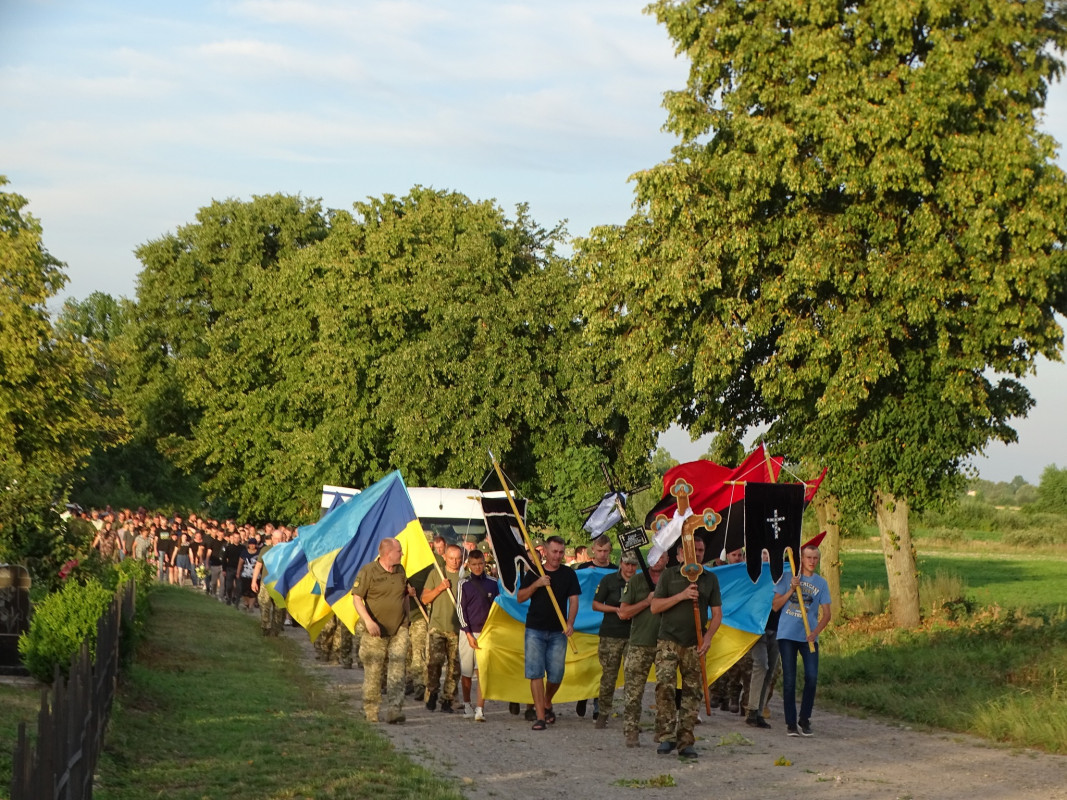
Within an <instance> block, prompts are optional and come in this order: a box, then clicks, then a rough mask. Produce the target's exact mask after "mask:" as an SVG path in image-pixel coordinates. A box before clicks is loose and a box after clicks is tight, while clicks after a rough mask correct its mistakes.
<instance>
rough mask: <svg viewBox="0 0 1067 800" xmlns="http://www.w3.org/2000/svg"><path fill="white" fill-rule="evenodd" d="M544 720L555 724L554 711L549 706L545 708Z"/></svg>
mask: <svg viewBox="0 0 1067 800" xmlns="http://www.w3.org/2000/svg"><path fill="white" fill-rule="evenodd" d="M545 722H547V723H548V724H549V725H555V724H556V712H555V711H553V710H552V708H551V707H549V708H546V709H545Z"/></svg>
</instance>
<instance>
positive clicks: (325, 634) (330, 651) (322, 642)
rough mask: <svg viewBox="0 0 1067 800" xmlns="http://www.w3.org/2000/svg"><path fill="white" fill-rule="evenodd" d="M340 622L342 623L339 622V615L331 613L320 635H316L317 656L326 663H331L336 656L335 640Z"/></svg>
mask: <svg viewBox="0 0 1067 800" xmlns="http://www.w3.org/2000/svg"><path fill="white" fill-rule="evenodd" d="M339 624H340V623H338V622H337V617H335V616H332V615H331V616H330V618H329V619H328V620H326V624H325V625H323V626H322V630H321V631H320V632H319V635H318V636H317V637H315V642H314V645H315V658H317V659H318V660H319V661H321V662H323V663H324V664H329V663H330V661H331V660H333V659H335V658H336V654H335V653H334V647H333V640H334V634H336V633H337V626H338V625H339Z"/></svg>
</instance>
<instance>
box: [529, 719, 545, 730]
mask: <svg viewBox="0 0 1067 800" xmlns="http://www.w3.org/2000/svg"><path fill="white" fill-rule="evenodd" d="M547 727H548V726H547V725H545V721H544V720H543V719H539V720H537V722H535V723H534V724H533V728H532V730H535V731H543V730H544V729H545V728H547Z"/></svg>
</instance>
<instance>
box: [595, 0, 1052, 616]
mask: <svg viewBox="0 0 1067 800" xmlns="http://www.w3.org/2000/svg"><path fill="white" fill-rule="evenodd" d="M650 8H651V10H652V11H653V12H654V13H655V14H656V16H657V17H658V19H659V20H660V22H662V23H663V24H664V25H666V27H667V30H668V31H669V32H670V35H671V37H672V38H673V39H674V41H675V42H676V43H677V48H678V52H679V53H680V54H682V55H684V56H686V57H687V58H688V59H689V60H690V62H691V67H690V72H689V79H688V82H687V85H686V87H685V88H684V89H682V90H679V91H673V92H669V93H667V95H666V100H665V105H666V108H667V110H668V114H669V115H668V121H667V128H668V129H669V130H671V131H672V132H674V133H675V134H676V135H677V136H678V137H679V138H680V143H679V144H678V145H677V146H676V147H675V148H674V150H673V153H672V156H671V157H670V158H669V159H668V160H667V161H666V162H664V163H662V164H659V165H657V166H655V167H653V168H651V169H649V170H647V171H645V172H642V173H639V174H638V175H637V176H636V195H637V208H638V211H637V213H636V214H635V215H634V216H633V217H632V218H631V219H630V220H629V221H628V222H627V223H626V225H624V226H622V227H619V228H603V229H599V230H597V231H595V232H594V233H593V235H592V236H591V237H590V239H589V240H587V241H586V242H585V243H584V244H583V245H582V254H583V256H582V263H583V264H584V265H585V266H586V268H587V269H588V270H589V271H590V273H591V275H592V276H593V280H592V281H591V282H590V284H589V286H588V287H587V289H586V294H585V296H584V297H585V301H586V302H585V307H586V310H587V313H588V315H589V319H590V323H591V329H592V330H594V331H596V332H597V333H598V334H599V335H600V336H602V337H610V338H612V339H613V340H615V341H617V342H618V343H619V347H620V348H621V349H622V355H623V359H624V361H625V364H626V373H625V380H626V384H627V385H629V386H637V387H641V390H642V391H644V392H645V393H646V395H647V396H648V398H649V402H650V403H656V402H659V403H660V405H659V406H658V407H657V411H658V412H659V413H661V414H662V419H661V421H664V420H667V419H668V418H672V417H677V418H678V419H680V420H681V421H682V422H683V423H685V424H688V425H690V426H691V427H692V428H693V429H695V430H696V431H697V432H703V431H710V430H716V429H722V430H728V429H729V427H730V426H734V427H736V428H737V429H739V430H744V429H745V428H747V427H748V426H750V425H751V424H753V423H754V422H765V423H772V424H771V428H770V431H769V433H768V440H769V441H770V442H771V443H772V444H773V445H774V446H775V447H776V449H778V450H780V451H783V452H785V453H786V454H788V455H790V456H791V457H794V458H797V459H801V458H803V459H806V460H811V461H813V462H817V463H824V464H827V465H829V466H830V467H831V472H830V477H829V480H828V485H827V488H828V489H829V490H830V491H832V492H833V493H834V494H835V495H838V496H840V497H841V498H842V500H844V501H846V502H850V503H853V504H860V505H866V506H867V507H868V508H871V507H873V509H874V510H875V512H876V515H877V518H878V522H879V528H880V532H881V536H882V543H883V550H884V552H885V557H886V565H887V570H888V573H889V578H890V594H891V605H892V610H893V614H894V617H895V619H896V621H897V622H898V623H899V624H902V625H912V624H915V623H917V622H918V592H917V573H916V567H915V556H914V550H913V548H912V545H911V539H910V532H909V527H908V510H909V507H916V508H918V507H922V506H923V505H926V504H928V503H930V502H935V501H937V500H939V499H940V498H943V497H945V496H946V495H947V494H948V493H949V492H951V491H952V490H953V489H955V487H956V486H957V479H958V475H959V472H960V468H961V465H962V463H963V461H964V460H965V459H966V458H967V457H968V456H970V455H972V454H974V453H977V452H980V451H981V450H982V448H983V447H984V446H985V445H986V443H987V442H988V441H990V440H991V439H998V440H1002V441H1012V440H1013V439H1014V438H1015V433H1014V431H1013V429H1012V428H1011V426H1010V420H1011V419H1012V418H1013V417H1017V416H1019V415H1023V414H1025V413H1026V412H1027V410H1028V409H1029V408H1030V406H1031V403H1032V400H1031V398H1030V396H1029V394H1028V393H1027V391H1026V389H1025V388H1024V387H1023V386H1022V385H1021V383H1020V382H1019V381H1018V380H1017V379H1018V378H1019V377H1021V376H1024V375H1026V374H1027V373H1028V372H1030V371H1032V370H1033V368H1034V359H1035V356H1036V355H1038V354H1041V355H1045V356H1047V357H1049V358H1058V357H1059V354H1060V347H1061V330H1060V327H1059V325H1058V324H1057V321H1056V319H1055V312H1056V311H1063V310H1064V309H1065V257H1064V253H1063V250H1062V248H1063V245H1064V242H1065V241H1067V223H1065V220H1067V183H1065V180H1064V175H1063V173H1062V172H1061V171H1060V169H1059V168H1058V167H1056V165H1055V164H1054V162H1053V156H1054V153H1055V143H1054V142H1053V141H1052V139H1051V138H1050V137H1048V136H1046V135H1044V134H1042V133H1040V132H1039V131H1038V128H1037V122H1038V118H1039V114H1040V112H1041V109H1042V107H1043V105H1044V102H1045V97H1046V92H1047V89H1048V85H1049V82H1050V81H1051V80H1053V79H1055V78H1056V77H1058V75H1059V72H1060V69H1061V65H1060V62H1059V61H1058V60H1057V58H1056V56H1055V53H1056V51H1057V49H1058V48H1062V47H1063V45H1064V44H1065V36H1064V27H1063V10H1062V6H1061V4H1059V3H1055V2H1051V1H1050V2H1041V0H1030V1H1028V2H1000V1H999V0H975V1H972V0H948V1H947V2H929V1H927V0H920V1H919V2H901V0H876V1H875V2H864V3H860V2H825V1H823V0H815V2H809V3H794V2H784V1H783V0H770V1H769V2H760V3H752V2H740V1H739V0H721V1H720V2H697V1H696V0H688V1H686V2H668V1H666V0H664V1H663V2H658V3H655V4H653V5H652V6H651V7H650ZM664 397H670V398H671V400H670V402H669V403H665V402H663V400H662V399H663V398H664Z"/></svg>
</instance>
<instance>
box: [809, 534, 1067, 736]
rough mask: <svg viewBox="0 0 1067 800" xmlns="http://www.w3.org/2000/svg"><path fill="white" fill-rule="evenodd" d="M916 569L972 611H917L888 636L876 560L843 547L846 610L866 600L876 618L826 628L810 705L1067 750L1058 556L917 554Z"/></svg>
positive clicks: (1065, 581) (1064, 576) (1066, 653)
mask: <svg viewBox="0 0 1067 800" xmlns="http://www.w3.org/2000/svg"><path fill="white" fill-rule="evenodd" d="M919 567H920V570H921V571H922V573H923V575H924V576H926V577H927V578H929V577H933V578H934V581H933V582H934V583H935V584H936V583H941V584H944V585H945V586H948V587H951V586H953V585H954V584H955V585H956V586H957V587H959V589H960V590H961V593H962V594H963V595H964V596H965V598H966V600H967V602H966V604H965V605H966V607H967V608H968V609H977V610H976V611H974V612H973V613H959V609H960V607H961V604H957V605H956V606H955V609H954V611H955V612H956V613H951V614H950V613H944V612H942V613H938V612H935V613H932V614H929V612H930V609H929V608H924V614H929V616H928V618H927V621H926V623H925V627H924V628H922V629H920V630H916V631H898V630H893V629H892V628H891V626H890V624H889V621H888V619H887V618H886V617H885V616H884V615H879V614H878V611H880V609H881V604H883V603H884V600H885V594H886V591H885V586H886V574H885V563H884V560H883V558H882V555H881V553H877V552H857V551H855V550H846V551H845V552H844V553H843V555H842V587H843V589H844V590H845V593H846V597H845V609H846V613H847V612H848V611H849V609H853V610H855V609H862V608H863V607H864V604H865V600H867V599H871V600H872V602H871V603H870V605H871V606H872V607H874V608H875V609H876V610H875V613H874V615H871V616H864V617H860V618H857V619H852V620H848V621H846V620H840V621H836V622H835V624H834V625H833V626H832V627H831V629H830V630H829V631H827V635H825V636H824V638H823V645H822V656H823V657H822V664H821V669H820V673H821V674H820V676H819V694H820V698H822V699H823V700H825V701H827V703H828V704H829V705H831V706H833V707H836V708H838V709H841V710H849V711H852V712H859V713H873V714H877V715H879V716H884V717H889V718H892V719H897V720H902V721H905V722H910V723H914V724H917V725H929V726H934V727H939V728H946V729H948V730H954V731H961V732H967V733H972V734H976V735H978V736H982V737H985V738H988V739H992V740H994V741H1001V742H1009V743H1012V744H1017V745H1024V746H1027V747H1036V748H1039V749H1043V750H1047V751H1049V752H1054V753H1067V670H1064V669H1063V665H1064V664H1067V606H1065V603H1067V569H1065V567H1067V563H1065V560H1064V559H1063V558H1062V557H1061V558H1056V557H1054V556H1049V555H1041V556H1038V555H1034V554H1018V553H1009V554H1005V553H993V554H987V553H983V554H980V555H979V554H971V553H959V552H956V553H951V552H922V553H921V554H920V559H919ZM942 577H943V578H944V579H942ZM856 587H861V588H859V589H857V588H856ZM946 599H953V598H946Z"/></svg>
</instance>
